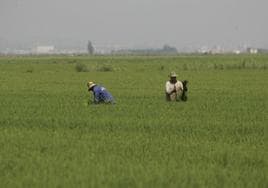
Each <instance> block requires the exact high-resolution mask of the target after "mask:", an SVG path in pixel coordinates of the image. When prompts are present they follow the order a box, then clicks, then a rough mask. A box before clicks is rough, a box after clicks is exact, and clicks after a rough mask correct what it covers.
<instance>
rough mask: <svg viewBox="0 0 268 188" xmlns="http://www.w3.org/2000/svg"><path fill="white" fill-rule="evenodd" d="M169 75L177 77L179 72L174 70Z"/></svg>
mask: <svg viewBox="0 0 268 188" xmlns="http://www.w3.org/2000/svg"><path fill="white" fill-rule="evenodd" d="M169 77H177V74H176V73H175V72H173V71H172V72H171V73H170V75H169Z"/></svg>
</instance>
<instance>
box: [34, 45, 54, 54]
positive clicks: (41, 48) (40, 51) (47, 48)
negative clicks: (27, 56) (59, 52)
mask: <svg viewBox="0 0 268 188" xmlns="http://www.w3.org/2000/svg"><path fill="white" fill-rule="evenodd" d="M54 50H55V48H54V46H37V47H36V50H35V52H36V53H38V54H49V53H53V52H54Z"/></svg>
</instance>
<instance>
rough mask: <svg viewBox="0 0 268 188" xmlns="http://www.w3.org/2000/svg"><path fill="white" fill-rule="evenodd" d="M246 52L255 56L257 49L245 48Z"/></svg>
mask: <svg viewBox="0 0 268 188" xmlns="http://www.w3.org/2000/svg"><path fill="white" fill-rule="evenodd" d="M247 52H248V53H250V54H257V53H258V49H255V48H247Z"/></svg>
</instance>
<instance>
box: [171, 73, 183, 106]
mask: <svg viewBox="0 0 268 188" xmlns="http://www.w3.org/2000/svg"><path fill="white" fill-rule="evenodd" d="M169 77H170V80H169V81H167V82H166V100H167V101H178V100H180V99H181V100H183V101H186V100H187V96H186V91H187V86H186V84H187V81H186V80H185V81H183V82H181V81H178V80H177V74H176V73H175V72H171V73H170V75H169Z"/></svg>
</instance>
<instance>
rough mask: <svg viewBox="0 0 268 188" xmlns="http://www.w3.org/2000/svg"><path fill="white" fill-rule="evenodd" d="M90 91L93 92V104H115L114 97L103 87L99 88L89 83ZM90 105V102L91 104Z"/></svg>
mask: <svg viewBox="0 0 268 188" xmlns="http://www.w3.org/2000/svg"><path fill="white" fill-rule="evenodd" d="M87 87H88V91H89V92H90V91H92V92H93V96H94V98H93V103H94V104H100V103H105V104H114V99H113V96H112V95H111V94H110V93H109V92H108V91H107V90H106V89H105V88H104V87H102V86H99V85H97V84H95V83H93V82H88V83H87ZM89 103H90V102H89Z"/></svg>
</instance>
